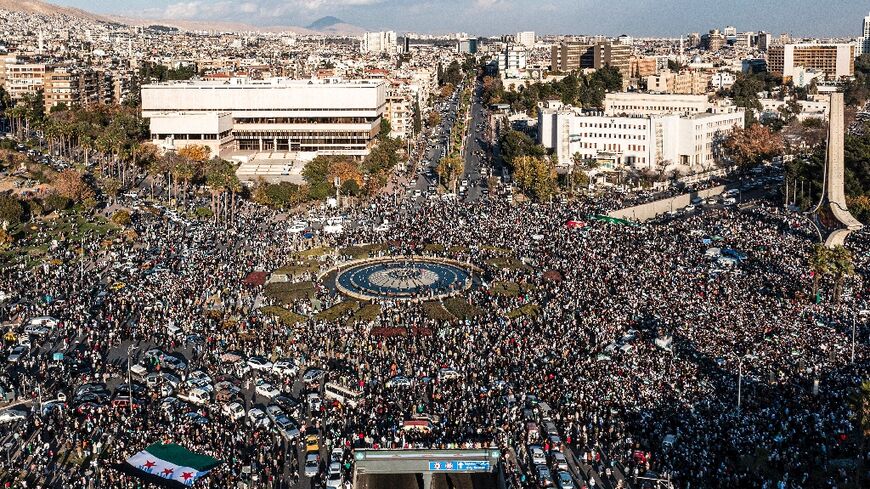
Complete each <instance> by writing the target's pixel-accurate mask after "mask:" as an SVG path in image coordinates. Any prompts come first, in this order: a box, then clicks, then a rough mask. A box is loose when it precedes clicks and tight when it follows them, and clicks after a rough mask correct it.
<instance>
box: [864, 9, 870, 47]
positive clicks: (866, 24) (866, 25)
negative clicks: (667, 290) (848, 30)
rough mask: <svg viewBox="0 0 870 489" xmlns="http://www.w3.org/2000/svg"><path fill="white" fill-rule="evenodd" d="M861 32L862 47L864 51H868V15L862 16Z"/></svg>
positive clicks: (869, 39)
mask: <svg viewBox="0 0 870 489" xmlns="http://www.w3.org/2000/svg"><path fill="white" fill-rule="evenodd" d="M862 34H863V36H862V37H863V40H864V42H863V47H864V52H865V53H870V15H868V16H866V17H864V28H863V29H862Z"/></svg>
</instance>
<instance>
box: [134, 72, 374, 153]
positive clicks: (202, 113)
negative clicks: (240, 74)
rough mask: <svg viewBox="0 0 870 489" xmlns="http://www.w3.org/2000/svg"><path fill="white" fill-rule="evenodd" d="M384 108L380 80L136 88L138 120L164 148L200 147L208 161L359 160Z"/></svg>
mask: <svg viewBox="0 0 870 489" xmlns="http://www.w3.org/2000/svg"><path fill="white" fill-rule="evenodd" d="M385 104H386V84H385V83H384V81H383V80H354V81H342V80H336V79H324V80H287V79H283V78H273V79H269V80H265V81H251V80H236V79H234V80H231V81H229V82H170V83H160V84H153V85H144V86H143V87H142V117H144V118H147V119H149V121H150V128H151V139H152V141H153V142H154V143H155V144H157V145H158V146H162V147H163V148H164V149H179V148H181V147H183V146H185V145H189V144H206V145H209V146H210V147H212V154H214V155H217V154H222V156H224V155H226V154H227V153H233V152H248V153H251V152H284V153H294V154H295V158H297V159H300V160H307V159H312V158H314V157H315V156H317V155H335V154H340V155H348V156H354V157H359V158H361V157H363V156H365V155H367V154H368V153H369V150H370V148H371V146H372V145H373V143H374V142H375V139H376V137H377V134H378V131H379V129H380V123H381V117H382V115H383V112H384V107H385Z"/></svg>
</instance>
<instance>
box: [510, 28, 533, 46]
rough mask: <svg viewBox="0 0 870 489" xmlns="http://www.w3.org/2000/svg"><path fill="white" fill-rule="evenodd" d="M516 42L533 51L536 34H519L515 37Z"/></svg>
mask: <svg viewBox="0 0 870 489" xmlns="http://www.w3.org/2000/svg"><path fill="white" fill-rule="evenodd" d="M514 42H515V43H517V44H519V45H520V46H523V47H525V48H527V49H533V48H534V47H535V33H534V31H524V32H517V35H516V36H514Z"/></svg>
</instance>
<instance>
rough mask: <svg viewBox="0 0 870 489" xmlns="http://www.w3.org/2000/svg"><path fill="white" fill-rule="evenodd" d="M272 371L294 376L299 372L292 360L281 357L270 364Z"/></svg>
mask: <svg viewBox="0 0 870 489" xmlns="http://www.w3.org/2000/svg"><path fill="white" fill-rule="evenodd" d="M272 372H275V373H276V374H281V375H286V376H288V377H296V374H298V373H299V367H297V366H296V364H295V363H294V362H293V360H289V359H282V360H278V361H277V362H275V363H274V364H273V365H272Z"/></svg>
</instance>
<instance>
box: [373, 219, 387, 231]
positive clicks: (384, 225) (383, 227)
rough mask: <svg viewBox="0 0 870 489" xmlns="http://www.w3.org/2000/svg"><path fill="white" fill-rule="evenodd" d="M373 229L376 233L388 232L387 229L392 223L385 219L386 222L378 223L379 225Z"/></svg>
mask: <svg viewBox="0 0 870 489" xmlns="http://www.w3.org/2000/svg"><path fill="white" fill-rule="evenodd" d="M373 230H374V232H376V233H386V232H387V231H389V230H390V225H389V224H388V223H387V221H384V222H382V223H380V224H378V225H377V226H375V227H374V228H373Z"/></svg>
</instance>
